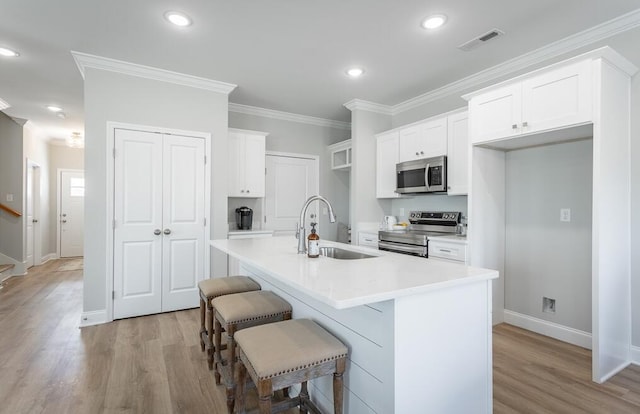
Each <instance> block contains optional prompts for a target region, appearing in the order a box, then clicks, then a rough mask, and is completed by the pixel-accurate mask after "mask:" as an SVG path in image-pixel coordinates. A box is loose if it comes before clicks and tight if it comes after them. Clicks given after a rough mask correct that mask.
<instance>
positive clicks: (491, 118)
mask: <svg viewBox="0 0 640 414" xmlns="http://www.w3.org/2000/svg"><path fill="white" fill-rule="evenodd" d="M469 116H470V119H469V120H470V123H471V131H472V133H471V142H472V143H474V144H477V143H480V142H488V141H493V140H495V139H499V138H505V137H510V136H513V135H518V134H519V133H520V121H521V117H522V87H521V84H516V85H509V86H505V87H502V88H499V89H495V90H492V91H489V92H487V93H485V94H482V95H478V96H476V97H474V98H472V99H471V101H470V102H469Z"/></svg>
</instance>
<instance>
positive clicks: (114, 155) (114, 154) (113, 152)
mask: <svg viewBox="0 0 640 414" xmlns="http://www.w3.org/2000/svg"><path fill="white" fill-rule="evenodd" d="M111 153H112V154H113V158H115V157H116V149H115V148H114V149H113V151H112V152H111Z"/></svg>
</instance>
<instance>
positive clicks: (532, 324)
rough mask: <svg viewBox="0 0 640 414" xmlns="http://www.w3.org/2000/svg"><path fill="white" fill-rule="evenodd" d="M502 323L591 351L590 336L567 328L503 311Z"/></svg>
mask: <svg viewBox="0 0 640 414" xmlns="http://www.w3.org/2000/svg"><path fill="white" fill-rule="evenodd" d="M504 321H505V322H506V323H508V324H510V325H515V326H517V327H519V328H523V329H527V330H529V331H533V332H535V333H539V334H540V335H545V336H550V337H551V338H555V339H558V340H560V341H563V342H568V343H570V344H573V345H577V346H581V347H583V348H587V349H591V343H592V340H591V334H590V333H588V332H584V331H581V330H578V329H574V328H570V327H568V326H564V325H559V324H557V323H553V322H549V321H545V320H542V319H538V318H534V317H533V316H529V315H524V314H522V313H518V312H514V311H510V310H507V309H505V310H504Z"/></svg>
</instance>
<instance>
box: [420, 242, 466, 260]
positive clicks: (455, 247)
mask: <svg viewBox="0 0 640 414" xmlns="http://www.w3.org/2000/svg"><path fill="white" fill-rule="evenodd" d="M429 258H434V259H438V258H440V259H448V260H455V261H458V262H462V263H464V262H466V261H467V245H466V244H460V243H448V242H443V241H433V240H429Z"/></svg>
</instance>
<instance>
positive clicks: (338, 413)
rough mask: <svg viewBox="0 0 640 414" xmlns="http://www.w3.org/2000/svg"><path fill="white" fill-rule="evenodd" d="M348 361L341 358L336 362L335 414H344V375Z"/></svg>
mask: <svg viewBox="0 0 640 414" xmlns="http://www.w3.org/2000/svg"><path fill="white" fill-rule="evenodd" d="M346 363H347V361H346V359H345V358H341V359H339V360H337V361H336V372H335V373H334V374H333V412H334V414H342V405H343V404H342V400H343V399H344V379H343V374H344V370H345V368H346Z"/></svg>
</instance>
